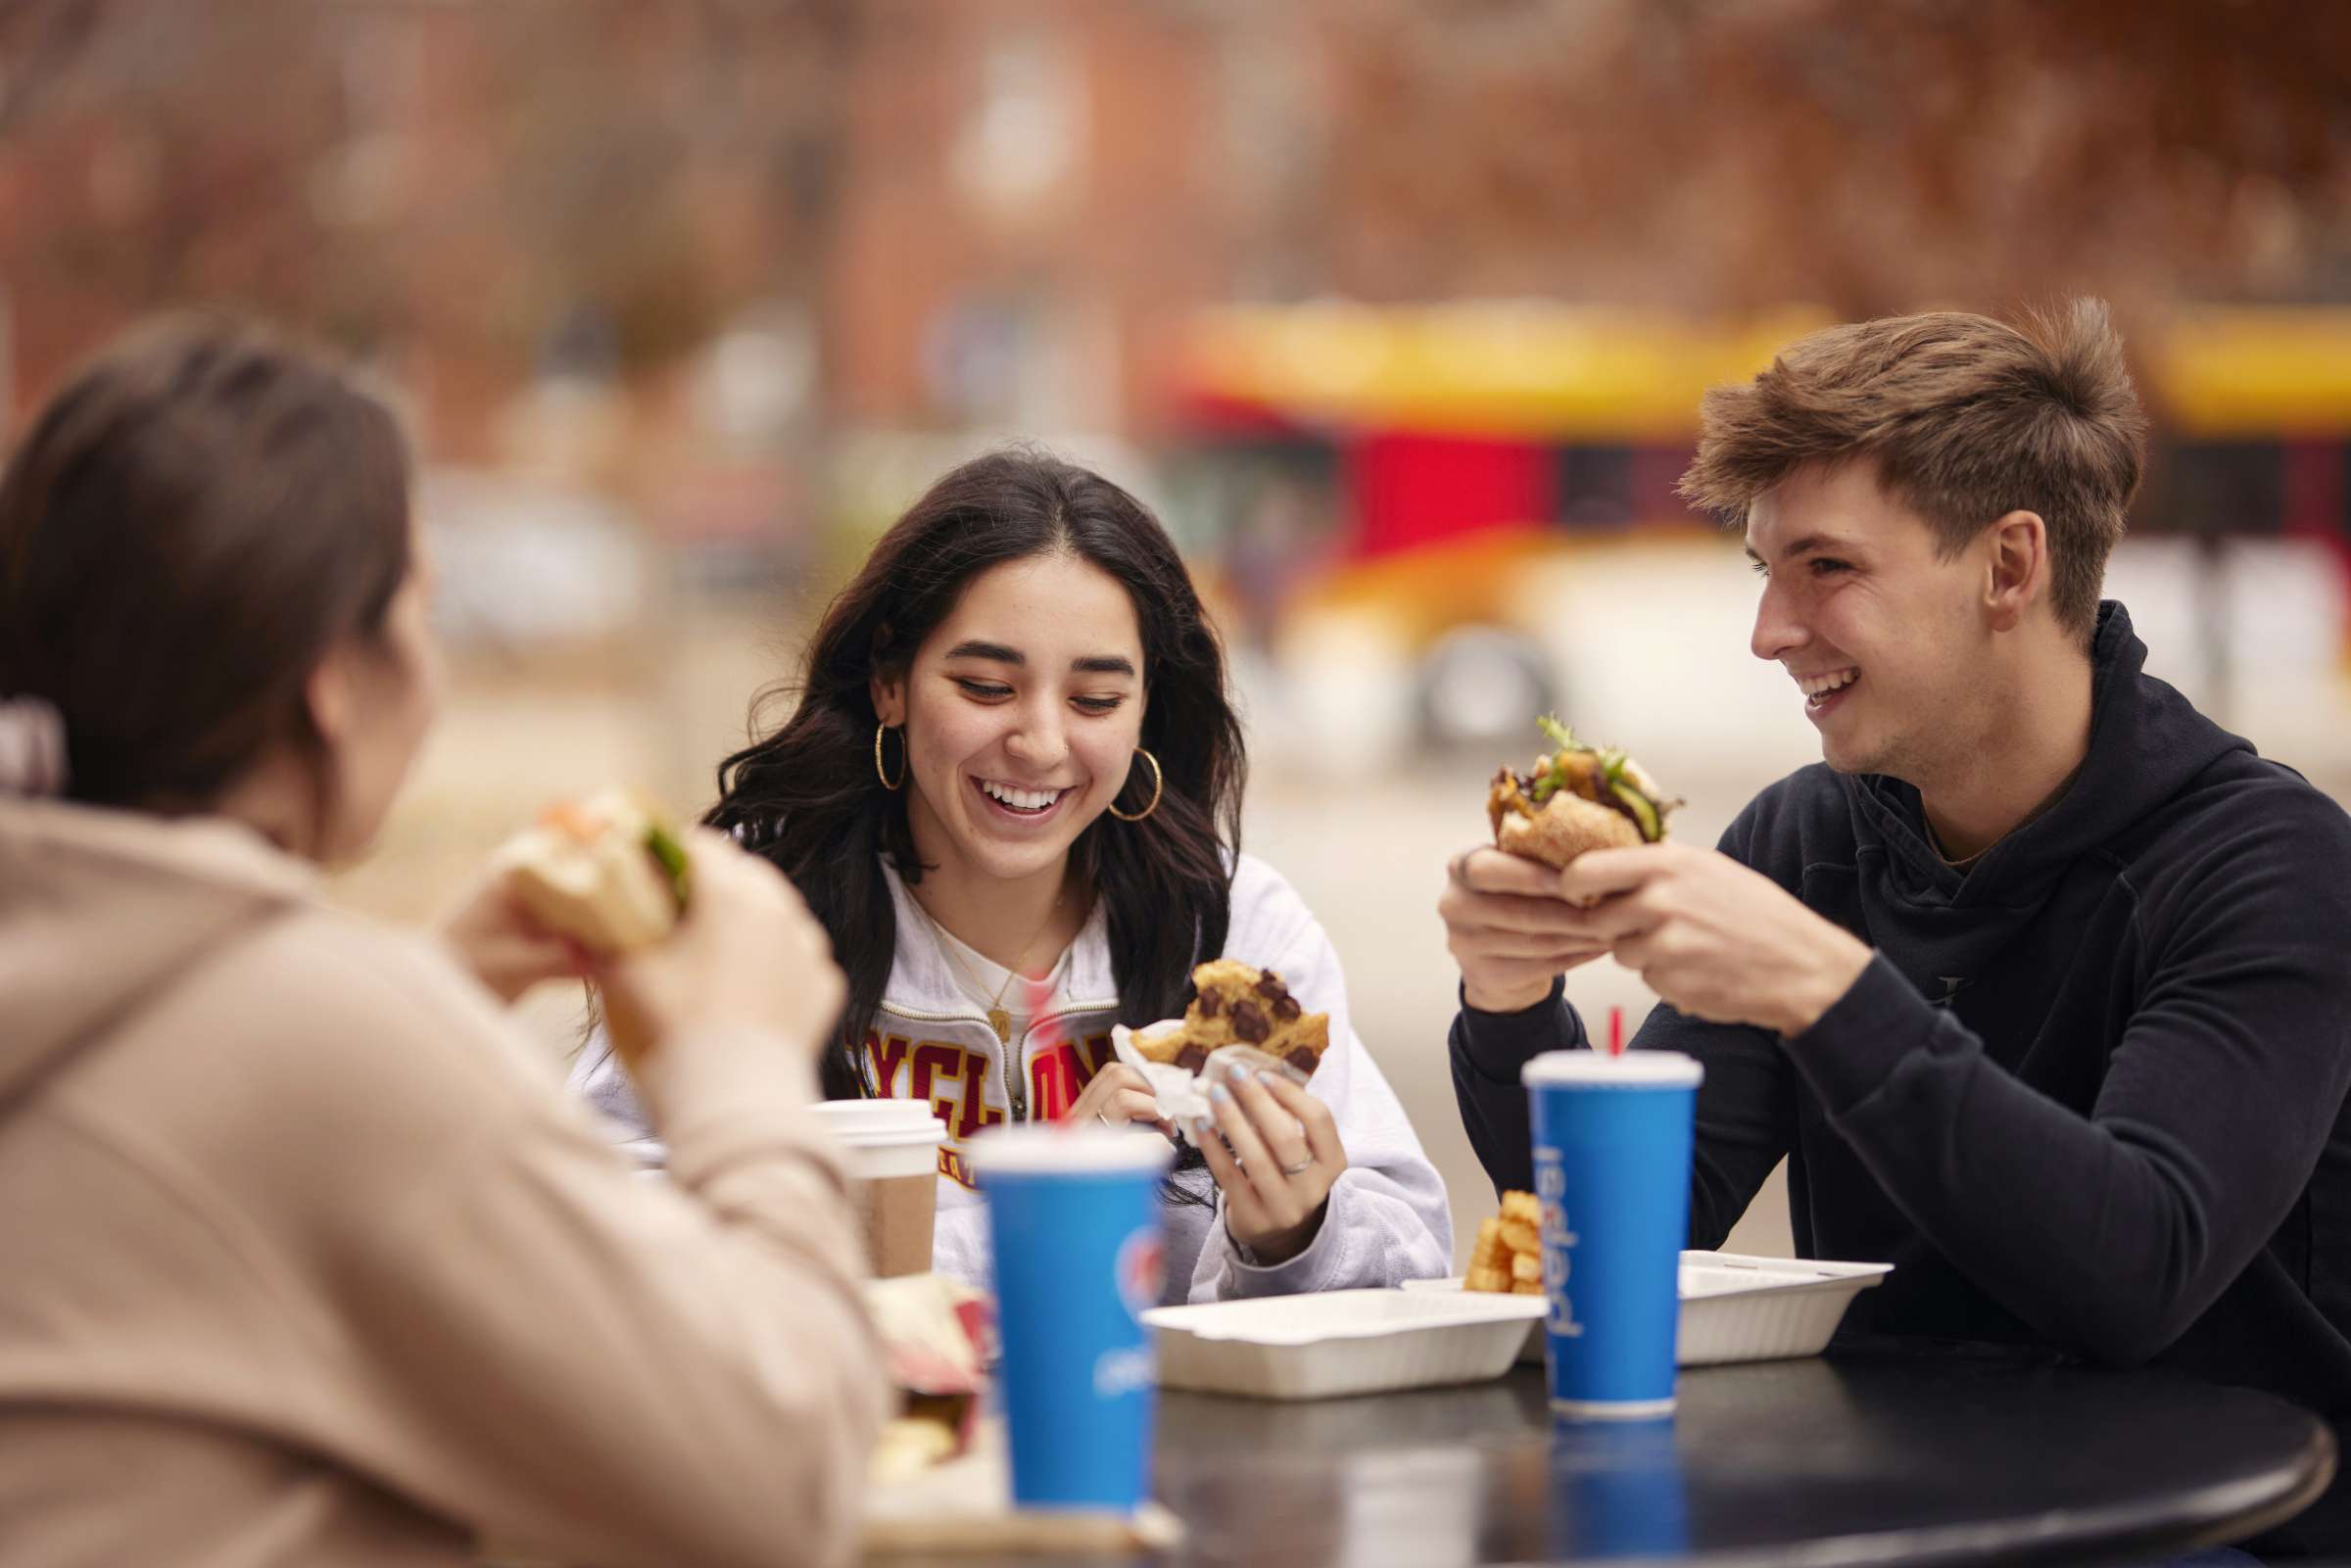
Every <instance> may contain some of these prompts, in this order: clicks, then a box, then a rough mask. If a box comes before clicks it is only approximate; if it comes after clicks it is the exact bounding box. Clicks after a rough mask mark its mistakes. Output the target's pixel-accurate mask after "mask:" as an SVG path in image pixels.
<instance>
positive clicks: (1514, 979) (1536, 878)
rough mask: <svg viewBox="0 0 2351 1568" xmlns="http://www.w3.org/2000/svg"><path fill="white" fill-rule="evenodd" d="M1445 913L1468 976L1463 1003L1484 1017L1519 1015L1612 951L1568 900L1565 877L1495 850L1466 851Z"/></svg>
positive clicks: (1451, 878)
mask: <svg viewBox="0 0 2351 1568" xmlns="http://www.w3.org/2000/svg"><path fill="white" fill-rule="evenodd" d="M1437 913H1438V914H1439V915H1440V916H1442V917H1443V918H1444V921H1445V944H1446V946H1448V947H1450V948H1451V949H1452V950H1453V960H1454V962H1455V963H1456V964H1459V965H1460V966H1461V969H1462V997H1463V1000H1464V1001H1466V1002H1467V1003H1468V1004H1469V1005H1470V1006H1471V1007H1473V1008H1476V1009H1477V1010H1478V1011H1480V1012H1482V1013H1517V1012H1521V1011H1523V1010H1524V1009H1526V1008H1530V1007H1533V1006H1534V1005H1535V1004H1536V1003H1537V1002H1540V1001H1542V1000H1543V999H1544V998H1545V997H1546V996H1548V995H1550V994H1551V982H1552V981H1554V980H1556V979H1558V978H1559V976H1560V975H1561V974H1565V973H1566V972H1567V971H1569V970H1571V969H1574V968H1575V967H1576V966H1577V965H1579V964H1589V963H1591V962H1592V960H1594V959H1596V958H1598V957H1600V956H1601V955H1602V954H1603V953H1606V952H1607V950H1608V946H1607V943H1606V942H1604V941H1601V940H1599V939H1598V938H1597V937H1595V936H1594V935H1593V934H1592V932H1591V929H1590V927H1589V926H1588V925H1587V924H1586V923H1585V922H1584V920H1583V918H1582V915H1583V912H1582V911H1580V910H1577V909H1575V908H1574V907H1573V906H1571V905H1569V904H1566V903H1564V902H1562V901H1561V899H1560V896H1559V873H1558V872H1557V871H1554V870H1553V869H1552V868H1551V867H1549V866H1546V865H1543V864H1541V863H1540V862H1537V861H1532V860H1525V859H1521V858H1520V857H1519V856H1516V855H1506V854H1504V853H1503V852H1502V851H1501V850H1499V849H1495V848H1492V847H1482V848H1477V849H1469V850H1464V851H1463V852H1462V853H1461V854H1459V855H1456V856H1455V857H1454V859H1453V864H1452V865H1451V866H1450V867H1448V868H1447V875H1446V879H1445V892H1444V896H1442V897H1441V898H1439V899H1438V900H1437Z"/></svg>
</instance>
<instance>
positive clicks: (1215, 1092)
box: [1208, 1083, 1232, 1105]
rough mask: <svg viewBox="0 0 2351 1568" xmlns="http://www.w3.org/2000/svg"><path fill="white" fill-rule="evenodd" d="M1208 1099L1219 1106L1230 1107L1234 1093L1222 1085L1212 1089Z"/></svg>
mask: <svg viewBox="0 0 2351 1568" xmlns="http://www.w3.org/2000/svg"><path fill="white" fill-rule="evenodd" d="M1208 1097H1209V1098H1210V1099H1211V1100H1214V1101H1215V1102H1216V1103H1217V1104H1219V1105H1229V1104H1231V1103H1232V1091H1231V1090H1230V1089H1227V1088H1226V1087H1224V1085H1223V1084H1222V1083H1220V1084H1217V1085H1215V1086H1214V1087H1213V1088H1211V1089H1210V1090H1209V1091H1208Z"/></svg>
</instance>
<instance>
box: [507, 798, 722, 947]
mask: <svg viewBox="0 0 2351 1568" xmlns="http://www.w3.org/2000/svg"><path fill="white" fill-rule="evenodd" d="M496 865H497V866H498V867H499V869H500V870H501V871H502V872H503V873H504V876H505V879H506V885H507V886H508V887H509V888H511V889H512V890H513V893H514V896H515V897H516V898H518V899H519V900H521V902H522V905H523V907H524V908H525V909H527V910H529V911H530V912H531V915H532V917H533V918H534V919H536V920H537V921H538V922H539V923H540V924H541V925H543V926H545V927H547V928H548V929H550V930H552V931H555V932H558V933H560V934H561V935H564V936H568V937H570V938H572V940H574V941H576V942H579V943H581V944H582V945H583V946H586V947H588V948H590V949H592V950H594V951H596V952H599V953H625V952H628V951H630V950H632V949H635V948H640V947H647V946H650V945H651V944H652V943H654V942H657V941H659V940H661V939H662V938H663V937H665V936H667V935H668V934H669V933H670V931H671V930H672V929H673V928H675V927H676V926H677V924H678V917H679V916H680V915H681V914H683V913H684V912H685V909H686V896H687V890H688V884H689V881H690V879H691V878H690V870H691V868H690V866H689V863H688V860H687V856H686V846H685V844H684V843H683V842H682V841H681V840H680V838H679V836H678V833H677V831H676V830H675V829H674V828H672V827H671V826H670V825H669V823H668V822H667V821H666V820H665V819H664V818H663V817H662V816H661V814H660V813H659V812H658V811H656V810H654V809H653V808H651V807H650V806H648V805H647V804H646V803H645V802H644V801H642V800H640V799H639V798H638V797H637V796H635V795H632V794H630V793H629V792H628V791H626V790H622V789H606V790H603V791H601V792H600V793H599V794H595V795H591V796H589V797H588V798H587V799H585V800H577V801H566V802H564V803H562V804H560V805H555V806H551V807H549V808H548V809H547V810H546V811H544V812H542V813H541V814H540V817H539V820H538V821H537V822H536V823H534V824H533V825H532V826H531V827H530V828H528V829H526V830H524V831H523V832H520V833H517V834H515V836H514V837H512V838H510V839H508V840H507V841H506V843H505V845H504V847H503V848H501V849H500V850H499V852H498V856H497V860H496Z"/></svg>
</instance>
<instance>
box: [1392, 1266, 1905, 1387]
mask: <svg viewBox="0 0 2351 1568" xmlns="http://www.w3.org/2000/svg"><path fill="white" fill-rule="evenodd" d="M1893 1272H1894V1265H1893V1264H1892V1263H1824V1262H1815V1261H1813V1260H1812V1259H1805V1258H1749V1257H1746V1256H1744V1255H1742V1254H1739V1253H1702V1252H1685V1253H1683V1254H1682V1279H1681V1288H1682V1318H1681V1324H1680V1328H1679V1332H1678V1334H1677V1336H1676V1340H1675V1344H1676V1355H1675V1359H1676V1360H1677V1361H1679V1362H1680V1364H1681V1365H1683V1366H1719V1365H1721V1364H1723V1363H1724V1362H1726V1361H1776V1360H1783V1359H1786V1358H1787V1357H1790V1356H1796V1355H1818V1354H1820V1353H1821V1352H1822V1351H1823V1350H1824V1349H1826V1348H1827V1346H1828V1343H1829V1336H1830V1335H1832V1334H1834V1333H1836V1332H1837V1325H1838V1324H1839V1323H1840V1322H1842V1321H1843V1320H1844V1318H1845V1309H1846V1308H1847V1307H1850V1306H1851V1305H1852V1302H1853V1298H1854V1297H1855V1296H1857V1295H1859V1294H1860V1293H1861V1292H1863V1291H1865V1290H1867V1289H1869V1288H1870V1287H1871V1286H1873V1285H1875V1284H1877V1283H1878V1282H1879V1281H1881V1280H1883V1279H1884V1278H1885V1277H1886V1276H1887V1275H1888V1274H1891V1273H1893ZM1404 1288H1405V1290H1406V1291H1408V1292H1411V1293H1414V1294H1421V1293H1427V1294H1436V1295H1443V1294H1447V1293H1452V1294H1458V1295H1469V1294H1473V1293H1471V1292H1465V1291H1463V1290H1462V1282H1461V1280H1460V1279H1459V1278H1454V1279H1426V1280H1412V1281H1409V1282H1408V1283H1407V1284H1406V1285H1405V1287H1404ZM1515 1299H1516V1300H1519V1301H1533V1302H1536V1303H1538V1304H1539V1303H1540V1302H1541V1300H1542V1298H1540V1297H1531V1296H1530V1297H1518V1298H1515ZM1529 1316H1530V1317H1531V1318H1532V1322H1531V1323H1530V1324H1529V1325H1528V1328H1527V1334H1526V1343H1525V1345H1524V1346H1523V1347H1522V1348H1521V1349H1520V1351H1519V1354H1518V1359H1520V1360H1521V1361H1540V1360H1542V1359H1543V1314H1542V1313H1541V1312H1540V1311H1536V1312H1533V1313H1530V1314H1529Z"/></svg>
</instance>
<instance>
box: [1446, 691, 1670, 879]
mask: <svg viewBox="0 0 2351 1568" xmlns="http://www.w3.org/2000/svg"><path fill="white" fill-rule="evenodd" d="M1535 722H1536V723H1537V724H1539V725H1541V726H1542V728H1543V733H1544V734H1545V735H1546V736H1550V737H1551V739H1552V741H1553V742H1554V744H1555V745H1556V746H1557V747H1558V749H1557V750H1554V751H1551V752H1548V753H1546V754H1544V755H1543V756H1539V757H1537V758H1536V759H1535V768H1534V771H1533V772H1532V773H1512V772H1511V770H1510V769H1508V768H1505V769H1503V770H1502V771H1501V772H1500V773H1498V774H1496V775H1495V776H1494V786H1493V788H1492V789H1491V790H1490V791H1489V792H1488V793H1487V796H1486V816H1487V817H1488V819H1490V820H1491V821H1492V823H1493V825H1494V843H1495V846H1496V847H1497V848H1499V849H1502V850H1505V851H1507V852H1508V853H1510V854H1513V855H1520V856H1524V857H1525V858H1526V859H1528V860H1539V861H1541V862H1542V863H1543V864H1544V865H1546V866H1554V867H1561V868H1563V867H1565V866H1566V864H1567V863H1568V862H1569V861H1571V860H1573V859H1575V857H1576V856H1578V855H1580V854H1582V853H1583V852H1584V851H1585V850H1587V849H1616V848H1626V847H1630V846H1632V845H1635V844H1654V843H1655V842H1656V841H1657V840H1659V839H1661V838H1663V837H1664V836H1665V816H1666V813H1668V812H1670V811H1672V810H1673V808H1674V807H1676V806H1678V805H1680V804H1681V802H1680V801H1679V800H1668V799H1666V798H1665V796H1664V794H1663V793H1662V791H1660V790H1659V789H1658V788H1657V786H1656V784H1655V782H1654V781H1652V780H1651V779H1650V777H1649V775H1648V774H1646V773H1644V772H1643V771H1642V770H1641V766H1640V764H1638V763H1636V762H1634V761H1633V759H1632V758H1630V757H1628V756H1626V755H1625V754H1624V753H1623V752H1621V751H1614V750H1605V749H1603V748H1601V747H1599V746H1593V745H1587V744H1586V743H1585V742H1583V741H1581V740H1578V739H1576V738H1575V736H1574V735H1573V734H1572V733H1571V732H1570V731H1569V730H1568V728H1567V727H1566V726H1565V725H1563V724H1561V723H1559V721H1558V720H1557V719H1551V718H1544V719H1538V720H1537V721H1535Z"/></svg>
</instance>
